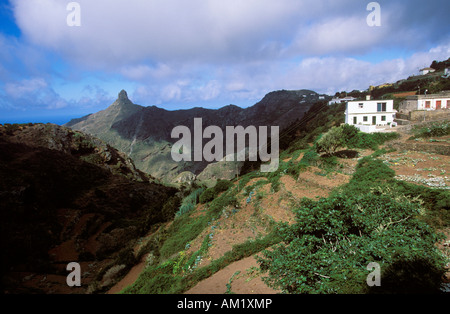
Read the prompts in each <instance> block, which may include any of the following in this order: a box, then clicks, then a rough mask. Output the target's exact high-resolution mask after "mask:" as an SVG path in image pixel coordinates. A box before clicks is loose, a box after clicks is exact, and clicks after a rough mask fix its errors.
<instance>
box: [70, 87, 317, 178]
mask: <svg viewBox="0 0 450 314" xmlns="http://www.w3.org/2000/svg"><path fill="white" fill-rule="evenodd" d="M318 100H319V94H317V93H316V92H314V91H311V90H307V89H302V90H294V91H288V90H279V91H274V92H270V93H268V94H267V95H265V96H264V97H263V99H261V101H259V102H257V103H256V104H255V105H253V106H250V107H247V108H241V107H239V106H236V105H228V106H224V107H221V108H219V109H208V108H202V107H194V108H191V109H178V110H172V111H169V110H166V109H163V108H159V107H157V106H148V107H143V106H140V105H135V104H133V103H132V102H131V101H130V100H129V98H128V95H127V92H126V91H125V90H122V91H121V92H120V93H119V95H118V98H117V100H116V101H115V102H114V103H113V104H111V105H110V106H109V107H108V108H107V109H105V110H102V111H99V112H97V113H94V114H91V115H88V116H85V117H84V118H80V119H74V120H72V121H70V122H69V123H67V124H66V125H65V126H67V127H70V128H72V129H74V130H80V131H83V132H86V133H89V134H92V135H94V136H96V137H99V138H101V139H102V140H105V141H106V142H107V143H108V144H110V145H112V146H114V147H115V148H117V149H118V150H120V151H123V152H126V153H127V154H128V155H129V157H131V158H132V159H133V160H134V162H135V164H136V166H137V167H138V168H139V169H140V170H142V171H144V172H146V173H149V174H151V175H152V176H155V177H157V178H158V179H161V180H164V181H165V182H171V183H172V182H174V181H176V180H177V177H178V176H179V175H180V174H181V173H184V172H186V171H188V172H191V173H192V174H193V175H194V176H198V175H200V174H201V172H202V171H203V170H204V169H205V168H206V167H207V166H208V165H209V164H210V163H208V162H206V161H204V162H196V163H193V162H192V163H189V162H185V163H176V162H174V161H173V160H172V159H171V147H172V145H173V143H175V139H172V138H171V131H172V129H173V128H175V127H176V126H187V127H188V128H190V129H191V130H192V129H193V121H194V118H202V120H203V126H204V127H207V126H211V125H214V126H219V127H220V128H222V129H224V128H225V127H226V126H238V125H240V126H243V127H247V126H250V125H255V126H279V127H280V129H281V130H283V129H284V128H286V127H288V126H289V125H290V124H291V123H293V122H294V121H296V120H298V119H301V118H302V117H303V116H304V115H305V113H306V112H308V110H309V109H310V108H311V106H312V105H313V104H314V103H316V102H317V101H318ZM233 167H234V165H233Z"/></svg>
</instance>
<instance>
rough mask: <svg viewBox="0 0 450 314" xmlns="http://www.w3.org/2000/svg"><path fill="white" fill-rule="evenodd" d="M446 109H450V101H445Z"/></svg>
mask: <svg viewBox="0 0 450 314" xmlns="http://www.w3.org/2000/svg"><path fill="white" fill-rule="evenodd" d="M447 108H448V109H450V100H447Z"/></svg>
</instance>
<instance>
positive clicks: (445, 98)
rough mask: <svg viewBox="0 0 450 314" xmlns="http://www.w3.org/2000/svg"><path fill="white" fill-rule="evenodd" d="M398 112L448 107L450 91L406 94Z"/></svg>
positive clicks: (449, 104)
mask: <svg viewBox="0 0 450 314" xmlns="http://www.w3.org/2000/svg"><path fill="white" fill-rule="evenodd" d="M399 109H400V112H403V113H406V112H409V111H413V110H428V111H430V110H440V109H450V92H448V91H447V92H442V93H440V94H429V95H414V96H407V97H406V99H405V100H404V101H402V103H401V104H400V108H399Z"/></svg>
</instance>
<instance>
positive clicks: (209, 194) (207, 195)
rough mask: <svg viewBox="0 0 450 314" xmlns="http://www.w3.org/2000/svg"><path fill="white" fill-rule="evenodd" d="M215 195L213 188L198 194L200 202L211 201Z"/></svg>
mask: <svg viewBox="0 0 450 314" xmlns="http://www.w3.org/2000/svg"><path fill="white" fill-rule="evenodd" d="M215 197H216V192H215V190H214V188H209V189H206V190H205V191H204V192H203V193H202V194H201V195H200V203H201V204H205V203H208V202H211V201H212V200H213V199H214V198H215Z"/></svg>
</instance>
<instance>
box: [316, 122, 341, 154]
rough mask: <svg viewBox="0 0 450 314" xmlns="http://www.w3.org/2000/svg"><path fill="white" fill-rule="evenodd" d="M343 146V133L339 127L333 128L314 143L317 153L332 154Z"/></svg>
mask: <svg viewBox="0 0 450 314" xmlns="http://www.w3.org/2000/svg"><path fill="white" fill-rule="evenodd" d="M344 145H345V140H344V133H343V129H342V128H341V127H333V128H331V130H330V131H328V132H327V133H325V134H324V135H323V136H322V137H321V138H320V139H319V140H318V141H317V143H316V149H317V152H318V153H323V152H324V153H326V154H329V155H331V154H333V153H334V152H336V150H337V149H338V148H339V147H343V146H344Z"/></svg>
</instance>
